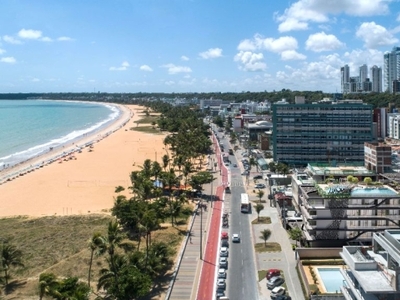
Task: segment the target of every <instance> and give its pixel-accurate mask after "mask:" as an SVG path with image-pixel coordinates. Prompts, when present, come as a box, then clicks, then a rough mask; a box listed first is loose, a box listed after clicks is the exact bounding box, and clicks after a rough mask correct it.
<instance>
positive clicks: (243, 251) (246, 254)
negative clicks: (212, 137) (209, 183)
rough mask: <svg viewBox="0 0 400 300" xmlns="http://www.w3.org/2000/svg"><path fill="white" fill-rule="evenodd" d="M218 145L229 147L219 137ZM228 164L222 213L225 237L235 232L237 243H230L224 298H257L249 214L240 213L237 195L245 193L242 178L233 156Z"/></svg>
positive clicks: (231, 299) (230, 299)
mask: <svg viewBox="0 0 400 300" xmlns="http://www.w3.org/2000/svg"><path fill="white" fill-rule="evenodd" d="M220 140H221V142H222V143H223V144H224V145H226V146H225V149H226V151H227V150H228V149H229V147H227V146H228V145H229V143H228V141H227V140H226V139H223V138H221V139H220ZM230 160H231V165H230V167H229V171H230V172H229V175H230V176H229V177H228V181H229V182H230V186H231V191H232V192H231V194H226V195H225V207H224V211H227V212H228V213H229V236H230V237H231V236H232V234H233V233H239V234H240V237H241V242H240V243H232V242H230V247H229V265H228V278H227V290H226V292H227V296H228V297H229V300H243V299H255V300H256V299H259V291H258V285H257V282H258V278H257V276H256V265H255V255H254V246H253V244H254V242H253V241H252V235H251V228H250V219H249V218H250V216H251V215H250V214H242V213H241V212H240V194H242V193H245V192H246V190H245V186H244V184H243V178H242V176H241V175H240V173H241V172H240V169H239V168H238V167H233V165H234V164H236V165H237V166H239V162H238V161H236V158H235V156H233V155H230Z"/></svg>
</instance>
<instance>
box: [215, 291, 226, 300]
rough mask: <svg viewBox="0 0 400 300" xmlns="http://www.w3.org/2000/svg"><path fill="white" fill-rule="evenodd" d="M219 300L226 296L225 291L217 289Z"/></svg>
mask: <svg viewBox="0 0 400 300" xmlns="http://www.w3.org/2000/svg"><path fill="white" fill-rule="evenodd" d="M216 296H217V299H220V298H221V297H224V296H225V290H224V289H217V295H216Z"/></svg>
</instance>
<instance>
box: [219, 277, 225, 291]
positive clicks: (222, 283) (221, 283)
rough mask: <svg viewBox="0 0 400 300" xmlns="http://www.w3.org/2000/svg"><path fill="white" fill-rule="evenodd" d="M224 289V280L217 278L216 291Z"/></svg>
mask: <svg viewBox="0 0 400 300" xmlns="http://www.w3.org/2000/svg"><path fill="white" fill-rule="evenodd" d="M225 288H226V283H225V279H223V278H219V279H218V280H217V289H224V290H225Z"/></svg>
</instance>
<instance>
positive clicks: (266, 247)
mask: <svg viewBox="0 0 400 300" xmlns="http://www.w3.org/2000/svg"><path fill="white" fill-rule="evenodd" d="M254 248H255V250H256V252H258V253H260V252H280V251H282V248H281V245H280V244H279V243H275V242H272V243H271V242H270V243H256V244H255V245H254Z"/></svg>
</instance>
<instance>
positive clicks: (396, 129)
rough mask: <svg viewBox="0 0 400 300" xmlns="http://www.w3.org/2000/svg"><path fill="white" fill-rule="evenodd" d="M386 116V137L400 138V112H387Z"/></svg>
mask: <svg viewBox="0 0 400 300" xmlns="http://www.w3.org/2000/svg"><path fill="white" fill-rule="evenodd" d="M387 116H388V127H387V133H388V137H390V138H392V139H396V140H398V139H400V114H393V113H392V114H387Z"/></svg>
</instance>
